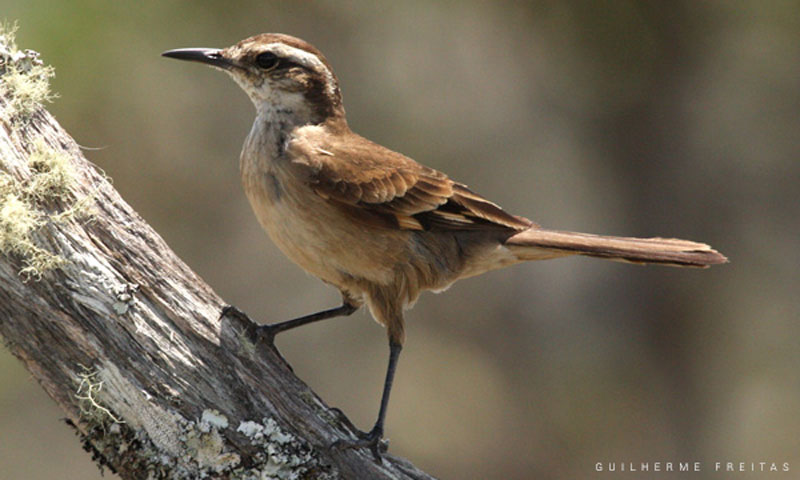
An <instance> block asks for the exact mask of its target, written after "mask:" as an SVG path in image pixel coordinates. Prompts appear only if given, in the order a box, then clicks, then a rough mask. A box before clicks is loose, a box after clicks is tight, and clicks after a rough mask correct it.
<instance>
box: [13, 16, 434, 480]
mask: <svg viewBox="0 0 800 480" xmlns="http://www.w3.org/2000/svg"><path fill="white" fill-rule="evenodd" d="M12 36H13V35H8V34H7V32H6V33H3V32H2V31H0V43H3V42H2V40H6V41H7V40H9V37H12ZM12 43H13V42H12ZM0 47H2V48H0V75H2V77H0V123H2V128H0V335H2V337H3V339H4V340H5V343H6V346H7V347H8V348H9V349H10V350H11V352H12V353H13V354H14V355H15V356H17V358H19V359H20V360H21V361H22V362H23V363H24V364H25V366H26V367H27V369H28V370H29V371H30V372H31V374H32V375H33V376H34V377H35V378H36V379H37V380H38V381H39V383H40V384H41V385H42V387H43V388H44V389H45V390H46V391H47V393H48V394H49V395H50V396H51V397H52V398H53V399H54V400H55V401H56V402H57V403H58V405H59V406H60V407H61V408H62V410H63V411H64V412H65V414H66V417H67V419H68V423H70V424H72V425H74V426H75V428H76V429H77V430H78V431H79V433H80V436H81V438H82V440H83V442H84V446H85V448H86V449H87V450H89V451H91V452H92V453H93V454H94V457H95V460H96V461H97V462H98V463H99V464H100V465H103V466H106V467H108V468H110V469H111V470H113V471H115V472H117V473H118V474H119V475H120V476H121V477H122V478H126V479H134V478H135V479H140V478H201V477H204V476H208V477H215V478H248V479H250V478H253V479H255V478H258V479H262V478H282V479H283V478H292V479H294V478H309V479H310V478H314V479H317V478H320V479H321V478H326V479H327V478H347V479H360V478H369V479H389V478H391V479H423V478H424V479H427V478H432V477H430V476H428V475H427V474H425V473H424V472H421V471H420V470H418V469H416V468H415V467H414V466H412V465H411V464H409V463H407V462H406V461H404V460H402V459H399V458H395V457H392V456H387V457H386V458H385V460H384V462H383V464H382V465H378V464H376V462H375V461H374V460H373V458H372V456H371V454H370V453H369V452H368V451H366V450H337V449H330V448H329V446H330V445H331V444H332V443H333V442H334V441H335V440H337V439H340V438H352V436H353V427H352V425H351V424H350V423H349V421H347V419H346V418H344V416H343V415H342V414H341V413H339V412H338V411H337V410H332V409H330V408H329V407H327V406H326V405H325V404H324V402H323V401H322V400H320V399H319V397H317V396H316V395H315V394H314V393H313V392H312V391H311V390H310V389H309V388H308V387H307V386H306V385H305V384H304V383H303V382H302V381H300V380H299V379H298V378H297V377H295V376H294V375H293V373H292V371H291V368H290V367H289V365H287V364H286V363H285V361H284V360H283V359H282V358H281V356H280V354H279V353H278V352H277V351H276V350H275V349H274V348H272V347H267V346H264V345H256V344H254V343H253V341H252V340H251V336H250V333H252V325H251V324H247V323H246V322H242V321H240V320H237V319H234V318H224V319H222V320H220V318H219V317H220V310H221V308H222V307H223V304H224V302H223V301H222V299H220V298H219V296H217V295H216V294H215V293H214V292H213V291H212V290H211V288H210V287H209V286H208V285H206V284H205V282H203V280H202V279H201V278H199V277H198V276H197V275H196V274H195V273H194V272H192V271H191V270H190V269H189V268H188V267H187V266H186V265H185V264H184V263H183V262H182V261H181V260H180V259H179V258H178V257H177V256H176V255H175V254H174V253H173V252H172V250H170V248H169V247H168V246H167V245H166V244H165V243H164V241H163V240H162V239H161V237H159V236H158V234H157V233H156V232H155V231H153V230H152V229H151V228H150V227H149V226H148V225H147V224H146V223H145V222H144V221H143V220H142V218H141V217H140V216H139V215H137V214H136V212H134V211H133V209H131V207H130V206H129V205H128V204H126V203H125V202H124V201H123V200H122V198H120V196H119V194H118V193H117V192H116V191H115V190H114V189H113V188H112V187H111V185H110V184H109V182H108V181H106V179H105V178H104V176H103V175H102V174H101V173H99V172H98V171H97V170H96V169H95V168H94V167H93V166H92V165H91V164H90V163H89V162H88V161H87V160H86V159H85V158H84V157H83V155H82V153H81V151H80V149H79V147H78V146H77V144H76V143H75V142H74V141H73V139H72V138H71V137H70V136H69V135H68V134H67V133H66V132H65V131H64V130H63V129H62V128H61V127H60V126H59V125H58V124H57V123H56V121H55V120H54V119H53V117H52V116H51V115H50V114H49V113H48V112H47V111H46V110H44V109H43V108H42V107H41V106H40V105H39V103H40V102H41V101H42V99H43V98H44V97H46V81H47V76H48V74H49V71H48V70H47V69H46V67H43V66H42V65H41V64H40V63H39V62H38V60H37V59H36V56H35V54H33V52H20V51H17V50H16V49H15V48H14V47H13V45H12V44H11V43H8V42H7V43H6V44H5V45H0ZM26 82H28V83H26ZM41 82H44V84H42V83H41ZM42 87H44V90H41V88H42ZM37 88H38V89H40V90H37ZM37 95H38V96H37ZM26 102H27V103H26Z"/></svg>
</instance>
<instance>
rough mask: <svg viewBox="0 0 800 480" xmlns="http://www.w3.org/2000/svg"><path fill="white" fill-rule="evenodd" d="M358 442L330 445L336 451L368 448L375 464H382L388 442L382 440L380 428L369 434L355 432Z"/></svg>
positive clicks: (341, 442) (349, 441) (351, 441)
mask: <svg viewBox="0 0 800 480" xmlns="http://www.w3.org/2000/svg"><path fill="white" fill-rule="evenodd" d="M356 436H357V437H358V440H336V441H335V442H333V445H331V447H332V448H336V449H340V450H343V449H350V448H363V447H366V448H369V450H370V451H371V452H372V456H373V457H375V461H376V462H377V463H383V454H384V453H386V451H387V450H389V440H388V439H386V438H383V429H382V428H377V427H375V428H373V429H372V430H370V431H369V432H362V431H358V430H357V431H356Z"/></svg>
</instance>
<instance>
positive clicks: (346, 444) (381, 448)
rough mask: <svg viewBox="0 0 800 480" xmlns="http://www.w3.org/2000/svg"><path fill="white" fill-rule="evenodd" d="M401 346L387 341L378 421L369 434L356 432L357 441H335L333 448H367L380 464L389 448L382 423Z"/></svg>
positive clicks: (384, 418)
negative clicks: (384, 376) (387, 347)
mask: <svg viewBox="0 0 800 480" xmlns="http://www.w3.org/2000/svg"><path fill="white" fill-rule="evenodd" d="M402 349H403V345H402V344H400V343H397V342H394V341H391V340H390V341H389V366H388V367H387V368H386V380H385V381H384V383H383V394H382V395H381V408H380V410H379V411H378V420H377V421H376V422H375V426H374V427H372V430H370V431H369V432H358V440H355V441H352V440H337V441H336V442H335V443H334V444H333V447H335V448H356V447H368V448H369V449H370V450H371V451H372V455H374V456H375V461H377V462H378V463H381V462H382V459H381V455H382V454H383V453H384V452H386V450H387V449H388V448H389V442H388V441H387V440H384V439H383V422H384V420H386V409H387V408H388V406H389V395H390V394H391V392H392V382H393V381H394V372H395V370H396V369H397V359H398V358H400V351H401V350H402Z"/></svg>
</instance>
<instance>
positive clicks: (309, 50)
mask: <svg viewBox="0 0 800 480" xmlns="http://www.w3.org/2000/svg"><path fill="white" fill-rule="evenodd" d="M162 55H163V56H165V57H170V58H177V59H179V60H189V61H195V62H200V63H205V64H207V65H211V66H212V67H216V68H219V69H221V70H224V71H225V72H227V73H228V74H229V75H230V76H231V77H233V79H234V80H235V81H236V83H238V84H239V86H240V87H242V89H243V90H244V91H245V92H246V93H247V95H248V96H249V97H250V100H252V101H253V104H254V105H255V107H256V110H258V111H259V113H261V112H268V113H270V114H278V115H283V116H287V117H289V118H293V119H294V120H295V121H297V122H299V123H321V122H324V121H325V120H327V119H328V118H331V117H337V116H338V117H342V118H343V117H344V107H343V106H342V96H341V93H340V91H339V82H338V80H337V79H336V75H335V74H334V73H333V69H332V68H331V66H330V64H329V63H328V61H327V60H326V59H325V57H324V56H323V55H322V53H321V52H320V51H319V50H317V49H316V48H314V46H312V45H310V44H309V43H306V42H304V41H303V40H300V39H299V38H295V37H292V36H289V35H283V34H276V33H264V34H261V35H256V36H253V37H250V38H246V39H244V40H242V41H241V42H239V43H237V44H235V45H233V46H230V47H228V48H224V49H216V48H179V49H176V50H169V51H166V52H164V53H163V54H162Z"/></svg>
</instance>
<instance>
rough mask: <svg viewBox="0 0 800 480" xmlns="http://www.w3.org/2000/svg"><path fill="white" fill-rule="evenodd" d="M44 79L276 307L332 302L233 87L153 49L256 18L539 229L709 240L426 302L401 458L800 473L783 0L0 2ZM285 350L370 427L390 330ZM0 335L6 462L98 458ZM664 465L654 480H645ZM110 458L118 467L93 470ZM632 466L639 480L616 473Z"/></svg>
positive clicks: (392, 126) (97, 142) (182, 243)
mask: <svg viewBox="0 0 800 480" xmlns="http://www.w3.org/2000/svg"><path fill="white" fill-rule="evenodd" d="M0 16H2V17H5V18H6V19H9V20H18V21H19V25H20V30H19V33H18V44H19V46H20V47H22V48H32V49H35V50H38V51H40V52H41V53H42V57H43V58H44V60H45V61H46V62H47V63H50V64H52V65H54V66H55V67H56V72H57V76H56V78H55V79H54V80H53V88H54V90H55V91H57V92H58V93H59V95H60V98H59V99H58V100H57V101H56V102H55V103H53V104H52V105H50V106H49V107H48V108H49V109H50V111H51V112H53V113H54V114H55V116H56V118H57V119H58V120H59V122H60V123H61V124H62V125H63V126H64V127H65V128H66V129H67V130H68V131H69V132H70V133H71V134H72V135H73V136H74V137H75V139H76V140H77V141H78V142H79V143H80V144H81V145H83V146H85V147H89V148H90V149H87V150H86V152H85V154H86V156H87V157H88V158H89V159H90V160H91V161H92V162H94V163H95V164H97V165H98V167H99V168H101V169H103V170H104V171H105V172H106V173H107V174H108V175H109V176H110V177H111V178H113V181H114V185H115V187H116V188H117V189H118V190H119V191H120V192H121V193H122V195H123V197H124V198H125V199H126V200H127V201H128V202H130V203H131V204H132V205H133V207H134V208H135V209H136V210H137V211H138V212H139V213H140V214H141V215H142V216H143V217H144V218H145V219H146V220H147V221H148V222H150V223H151V224H152V225H153V226H154V227H155V228H156V230H157V231H158V232H160V233H161V235H162V236H163V237H164V238H165V239H166V240H167V242H168V243H169V244H170V245H171V246H172V247H173V248H174V249H175V250H176V251H177V252H178V254H179V255H180V256H181V257H182V258H183V259H184V260H185V261H186V262H187V263H188V264H189V265H191V266H192V267H193V268H194V269H195V270H196V271H197V272H198V273H199V274H200V275H201V276H202V277H203V278H204V279H205V280H206V281H207V282H208V283H210V284H211V285H212V286H213V287H214V288H215V289H216V290H217V292H219V293H220V294H221V295H222V296H223V297H224V298H225V299H226V300H227V301H228V302H230V303H233V304H236V305H238V306H239V307H241V308H243V309H244V310H246V311H247V312H249V313H250V314H251V315H252V316H254V317H255V318H261V319H264V320H265V321H266V320H269V321H277V320H282V319H287V318H291V317H294V316H297V315H301V314H305V313H309V312H312V311H317V310H320V309H323V308H327V307H331V306H334V305H336V304H337V302H338V301H339V296H338V293H337V292H336V291H335V290H333V289H331V288H329V287H326V286H324V285H323V284H322V283H320V282H319V281H317V280H316V279H314V278H312V277H310V276H308V275H306V274H304V273H303V272H302V271H301V270H299V269H298V268H297V267H295V266H294V265H292V264H290V263H289V261H288V260H286V259H284V258H283V256H282V255H281V254H280V252H279V251H278V250H277V249H276V248H275V247H274V246H273V245H272V244H271V243H270V242H269V240H268V238H267V237H266V235H265V234H263V233H262V232H261V230H260V228H259V226H258V225H257V223H256V221H255V218H254V217H253V216H252V214H251V212H250V209H249V206H248V204H247V201H246V199H245V197H244V194H243V193H242V190H241V188H240V185H239V178H238V154H239V150H240V147H241V143H242V141H243V139H244V137H245V135H246V133H247V131H248V130H249V128H250V124H251V122H252V120H253V108H252V106H251V105H250V103H249V101H248V99H247V98H246V97H245V95H244V94H243V93H242V92H241V91H240V90H239V89H238V87H236V85H234V84H233V82H231V81H230V79H228V78H227V77H226V76H225V75H223V74H221V73H219V72H215V71H212V70H211V69H208V68H203V67H201V66H199V65H192V64H188V63H179V62H175V61H170V60H166V59H163V58H161V57H159V54H160V53H161V52H162V51H164V50H166V49H169V48H177V47H190V46H200V47H206V46H207V47H222V46H227V45H229V44H232V43H234V42H236V41H238V40H240V39H241V38H244V37H246V36H249V35H252V34H256V33H260V32H268V31H273V32H284V33H289V34H293V35H296V36H299V37H301V38H304V39H306V40H308V41H309V42H311V43H313V44H314V45H316V46H317V47H319V48H320V49H321V50H322V51H323V52H325V54H326V56H327V58H328V59H329V60H330V62H331V63H332V64H333V66H334V68H335V70H336V73H337V74H338V76H339V79H340V81H341V85H342V90H343V93H344V100H345V105H346V107H347V110H348V118H349V121H350V125H351V127H352V128H353V129H354V130H355V131H357V132H359V133H361V134H362V135H365V136H366V137H368V138H370V139H372V140H375V141H377V142H379V143H382V144H384V145H386V146H388V147H390V148H393V149H395V150H398V151H401V152H403V153H405V154H407V155H409V156H411V157H412V158H415V159H417V160H418V161H420V162H422V163H425V164H427V165H430V166H433V167H435V168H437V169H440V170H444V171H446V172H448V173H449V174H450V175H451V176H452V177H453V178H455V179H458V180H460V181H463V182H464V183H467V184H468V185H470V186H471V187H472V188H473V189H474V190H476V191H478V192H479V193H481V194H483V195H485V196H487V197H488V198H490V199H493V200H495V201H497V202H498V203H500V204H501V205H503V206H505V207H506V209H507V210H509V211H511V212H514V213H518V214H521V215H525V216H528V217H530V218H531V219H533V220H535V221H537V222H539V223H541V224H542V225H545V226H548V227H552V228H559V229H571V230H583V231H589V232H595V233H608V234H620V235H638V236H656V235H661V236H676V237H682V238H688V239H694V240H701V241H705V242H708V243H710V244H711V245H713V246H715V247H716V248H718V249H719V250H720V251H722V252H723V253H725V254H726V255H728V256H729V257H730V259H731V262H732V263H731V264H729V265H725V266H720V267H716V268H713V269H711V270H706V271H700V270H683V269H680V270H679V269H670V268H657V267H646V268H641V267H636V266H630V265H624V264H617V263H612V262H602V261H599V260H593V259H583V258H570V259H562V260H557V261H551V262H540V263H537V264H530V265H521V266H517V267H514V268H511V269H506V270H502V271H497V272H493V273H490V274H487V275H484V276H482V277H479V278H475V279H471V280H467V281H463V282H460V283H458V284H457V285H455V286H453V287H452V288H451V289H450V290H448V291H447V293H446V294H442V295H430V294H427V295H425V296H423V297H422V299H421V300H420V302H419V304H418V305H417V307H416V308H415V309H414V310H413V311H411V312H410V313H409V314H408V316H407V320H408V328H407V332H408V340H407V346H406V349H405V350H404V352H403V356H402V358H401V360H400V365H399V371H398V375H397V378H396V383H395V391H394V394H393V398H392V403H391V406H390V409H389V416H388V422H387V429H388V437H390V438H391V441H392V444H391V451H392V453H394V454H397V455H402V456H406V457H408V458H409V459H411V460H412V461H414V462H415V463H416V464H417V465H419V466H420V467H422V468H424V469H425V470H427V471H429V472H431V473H432V474H434V475H437V476H440V477H442V478H446V479H531V478H537V479H539V478H543V479H581V478H617V477H620V476H621V475H619V474H617V475H614V474H609V473H596V472H595V471H594V468H595V464H596V462H636V463H639V462H657V461H660V462H667V461H673V462H678V461H700V462H704V463H703V472H700V473H693V474H690V475H687V474H681V475H677V474H676V475H675V477H672V476H670V474H668V473H661V474H658V475H657V477H658V478H676V477H678V476H680V478H686V477H689V478H723V477H725V475H724V474H721V473H714V472H713V467H714V462H717V461H720V462H728V461H732V462H761V461H765V462H779V463H783V462H789V464H790V469H791V471H790V472H789V473H788V474H787V473H771V474H770V473H761V472H755V473H753V472H745V473H737V474H736V477H735V478H738V479H760V478H796V475H797V473H796V472H797V471H798V470H800V435H799V434H800V415H798V412H800V376H798V367H799V366H800V325H798V323H800V322H798V320H800V318H799V317H800V301H798V292H800V281H799V279H800V274H799V273H798V267H800V253H798V252H800V248H798V247H800V239H799V237H798V235H799V234H800V163H799V162H798V153H800V82H799V80H798V79H800V3H799V2H797V1H769V2H762V1H758V0H749V1H745V0H739V1H737V0H729V1H722V0H718V1H713V0H712V1H703V2H696V1H689V0H685V1H675V2H658V1H652V2H632V1H616V2H579V1H574V0H573V1H561V2H530V3H522V2H503V1H495V2H479V1H464V0H462V1H458V2H455V1H449V2H448V1H444V2H422V1H416V2H384V1H380V2H352V1H318V2H283V3H273V2H263V1H241V2H211V1H195V2H174V1H162V2H155V1H143V2H108V1H102V0H94V1H89V0H74V1H69V2H52V1H43V0H0ZM278 345H279V348H280V349H281V351H282V352H283V354H284V355H285V357H286V358H287V359H288V360H289V361H290V363H291V364H292V365H293V366H294V368H295V371H296V372H297V374H298V375H299V376H300V377H301V378H303V379H304V380H305V381H307V382H308V383H309V384H310V385H311V386H312V388H313V389H314V390H316V391H317V392H318V393H319V394H320V395H321V396H322V397H323V398H324V399H325V400H326V401H327V402H328V403H329V404H330V405H332V406H337V407H340V408H341V409H342V410H343V411H344V412H346V413H347V414H348V415H349V416H350V418H351V419H353V421H354V422H355V423H356V424H357V425H359V426H361V427H362V428H364V429H367V428H369V427H370V426H371V424H372V422H373V421H374V416H375V414H376V411H377V407H378V400H379V396H380V389H381V385H382V380H383V374H384V369H385V362H386V358H387V345H386V337H385V333H384V331H383V329H381V328H380V327H379V326H377V325H376V324H375V323H374V322H372V320H371V319H370V318H369V317H368V315H367V314H366V313H364V312H359V313H357V314H355V315H353V316H352V317H349V318H346V319H338V320H332V321H329V322H326V323H323V324H319V325H314V326H310V327H307V328H304V329H301V330H300V331H295V332H291V333H288V334H285V335H282V336H281V337H280V338H279V340H278ZM60 417H61V414H60V412H59V411H58V410H57V409H56V408H55V407H54V405H53V404H52V402H51V401H50V400H49V399H48V398H47V397H46V396H45V394H44V393H43V392H42V391H41V390H40V389H39V388H38V386H37V385H36V382H35V380H33V379H32V378H31V377H30V376H29V375H28V374H27V372H25V371H24V369H23V368H22V366H21V364H20V363H19V362H18V361H16V360H15V359H14V358H12V357H11V356H10V355H9V354H8V353H7V352H5V351H0V479H3V480H5V479H23V478H24V479H52V478H65V479H66V478H68V479H91V478H99V475H100V474H99V472H98V470H97V469H96V467H95V466H94V465H93V464H92V463H91V462H90V460H89V456H88V455H87V454H85V453H84V452H82V451H81V449H80V446H79V443H78V441H77V439H76V438H75V437H74V435H73V433H72V431H71V430H70V429H69V428H68V427H67V426H66V425H64V424H63V423H62V422H61V421H60V420H59V419H60ZM653 475H656V474H653ZM109 477H111V478H113V477H114V476H113V475H109V474H108V473H106V478H109ZM625 478H632V477H631V476H630V475H627V476H625Z"/></svg>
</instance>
